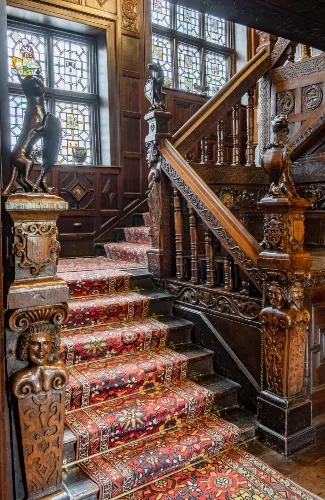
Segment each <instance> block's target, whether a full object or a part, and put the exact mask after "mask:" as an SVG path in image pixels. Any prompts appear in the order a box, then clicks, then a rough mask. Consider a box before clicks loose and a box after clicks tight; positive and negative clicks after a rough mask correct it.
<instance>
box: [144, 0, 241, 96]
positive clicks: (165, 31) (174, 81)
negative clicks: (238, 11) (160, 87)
mask: <svg viewBox="0 0 325 500" xmlns="http://www.w3.org/2000/svg"><path fill="white" fill-rule="evenodd" d="M151 12H152V59H153V60H154V61H159V62H160V64H161V66H162V67H163V69H164V75H165V87H173V88H176V89H180V90H185V91H187V92H195V93H200V94H203V95H209V96H212V95H213V94H214V93H215V92H217V91H218V90H219V89H220V88H221V87H222V86H223V85H224V84H225V83H226V81H227V79H228V64H229V61H230V58H231V57H232V54H233V53H234V50H233V49H232V48H231V47H229V44H228V40H231V39H232V37H231V36H230V35H229V29H230V27H231V23H229V22H228V21H225V20H224V19H221V18H220V17H216V16H211V15H209V14H203V13H202V12H199V11H197V10H195V9H189V8H187V7H184V6H182V5H179V4H178V1H177V0H176V1H173V3H171V2H167V1H166V0H151Z"/></svg>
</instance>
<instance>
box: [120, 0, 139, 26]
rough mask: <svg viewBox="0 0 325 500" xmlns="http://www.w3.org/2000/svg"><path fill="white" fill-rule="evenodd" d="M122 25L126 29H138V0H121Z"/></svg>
mask: <svg viewBox="0 0 325 500" xmlns="http://www.w3.org/2000/svg"><path fill="white" fill-rule="evenodd" d="M122 27H123V29H125V30H127V31H135V32H136V31H139V4H138V0H123V2H122Z"/></svg>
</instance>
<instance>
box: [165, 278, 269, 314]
mask: <svg viewBox="0 0 325 500" xmlns="http://www.w3.org/2000/svg"><path fill="white" fill-rule="evenodd" d="M166 289H167V291H169V292H170V293H172V294H173V295H175V297H176V302H180V303H184V304H190V305H191V306H194V307H195V308H197V309H202V310H203V309H204V310H209V312H212V313H216V314H221V315H224V316H226V317H227V316H228V317H229V316H232V317H234V318H236V317H239V318H244V319H247V320H252V321H257V320H258V316H259V313H260V310H261V305H260V300H259V299H255V298H254V299H253V298H251V297H245V296H242V295H240V294H234V293H230V292H228V293H227V291H225V289H224V288H214V289H213V290H212V289H210V288H207V287H204V286H202V285H197V286H195V285H188V284H184V283H179V282H177V281H174V280H173V281H171V280H170V281H168V282H167V283H166Z"/></svg>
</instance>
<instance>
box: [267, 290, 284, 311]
mask: <svg viewBox="0 0 325 500" xmlns="http://www.w3.org/2000/svg"><path fill="white" fill-rule="evenodd" d="M268 296H269V301H270V304H271V306H272V307H273V308H274V309H279V308H280V307H281V304H282V302H283V295H282V290H281V288H280V287H278V286H276V285H271V286H270V288H269V290H268Z"/></svg>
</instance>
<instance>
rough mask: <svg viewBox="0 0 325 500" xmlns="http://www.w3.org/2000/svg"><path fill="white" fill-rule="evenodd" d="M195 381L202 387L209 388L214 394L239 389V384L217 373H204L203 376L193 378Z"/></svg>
mask: <svg viewBox="0 0 325 500" xmlns="http://www.w3.org/2000/svg"><path fill="white" fill-rule="evenodd" d="M195 382H196V383H197V384H200V385H201V386H202V387H205V388H206V389H209V390H210V391H212V392H213V393H214V394H215V395H216V396H217V395H221V394H224V393H229V391H238V390H239V389H240V384H238V383H237V382H234V381H233V380H230V379H229V378H225V377H223V376H222V375H219V374H217V373H209V374H208V375H204V376H203V377H200V378H198V379H195Z"/></svg>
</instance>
